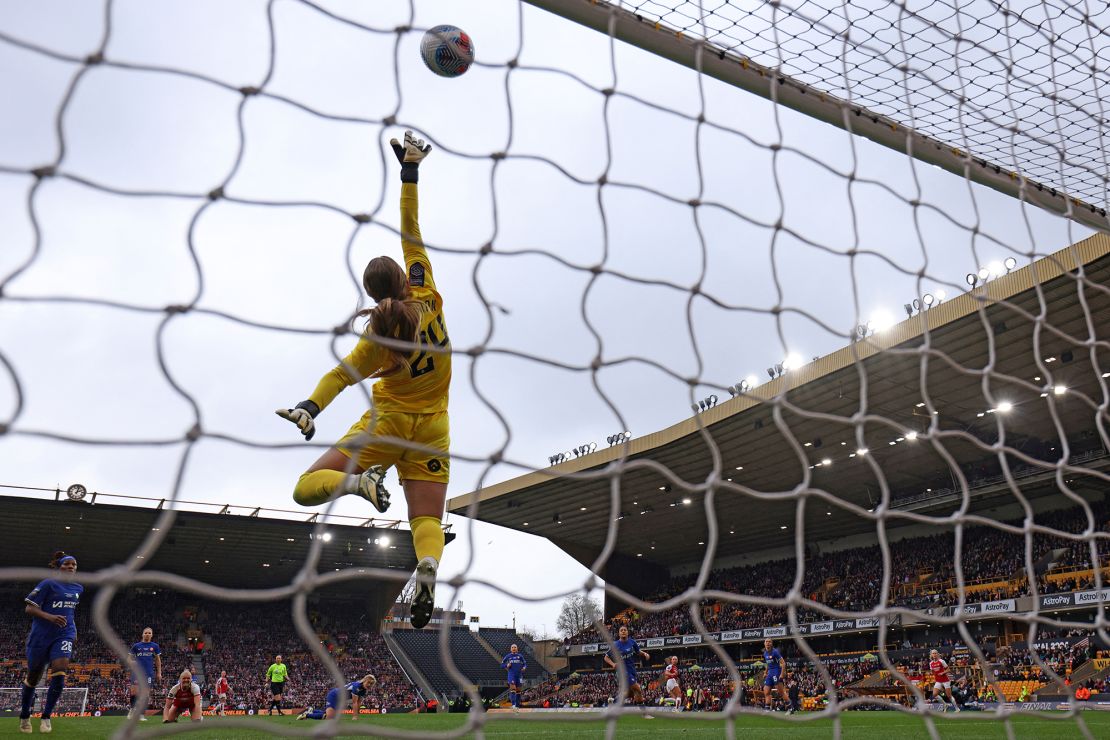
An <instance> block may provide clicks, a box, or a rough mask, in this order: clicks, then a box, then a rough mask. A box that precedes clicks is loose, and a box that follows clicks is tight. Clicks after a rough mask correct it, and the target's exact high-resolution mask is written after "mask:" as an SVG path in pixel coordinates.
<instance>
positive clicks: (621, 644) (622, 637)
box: [605, 627, 651, 704]
mask: <svg viewBox="0 0 1110 740" xmlns="http://www.w3.org/2000/svg"><path fill="white" fill-rule="evenodd" d="M617 637H618V639H617V652H618V653H619V654H620V659H621V660H623V661H624V669H625V671H627V672H628V696H629V698H631V699H632V701H634V702H637V703H640V704H642V703H643V702H644V691H643V689H641V688H640V684H639V683H637V682H636V658H643V659H644V660H651V656H650V655H648V654H647V651H646V650H641V649H640V645H639V643H637V642H636V641H635V640H633V639H632V638H631V637H629V636H628V628H627V627H621V628H620V629H619V630H617ZM612 656H613V651H612V650H609V652H607V653H605V665H607V666H609V667H610V668H616V667H617V664H616V662H614V661H613V657H612Z"/></svg>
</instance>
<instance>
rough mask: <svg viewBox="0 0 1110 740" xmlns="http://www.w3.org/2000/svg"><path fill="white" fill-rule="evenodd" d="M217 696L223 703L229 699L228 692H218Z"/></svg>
mask: <svg viewBox="0 0 1110 740" xmlns="http://www.w3.org/2000/svg"><path fill="white" fill-rule="evenodd" d="M216 698H217V699H219V700H220V702H221V703H222V702H225V701H227V694H216Z"/></svg>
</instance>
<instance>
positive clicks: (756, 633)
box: [742, 627, 763, 640]
mask: <svg viewBox="0 0 1110 740" xmlns="http://www.w3.org/2000/svg"><path fill="white" fill-rule="evenodd" d="M743 635H744V636H743V638H742V639H744V640H754V639H757V638H759V637H763V628H762V627H760V628H759V629H751V630H744V632H743Z"/></svg>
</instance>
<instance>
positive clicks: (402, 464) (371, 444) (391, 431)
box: [336, 409, 451, 483]
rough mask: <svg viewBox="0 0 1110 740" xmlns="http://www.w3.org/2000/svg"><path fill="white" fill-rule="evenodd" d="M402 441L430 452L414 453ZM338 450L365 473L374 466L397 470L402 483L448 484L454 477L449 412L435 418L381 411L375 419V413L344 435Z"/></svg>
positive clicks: (441, 413)
mask: <svg viewBox="0 0 1110 740" xmlns="http://www.w3.org/2000/svg"><path fill="white" fill-rule="evenodd" d="M371 425H373V429H371V428H370V427H371ZM398 440H403V441H405V442H410V443H412V444H416V445H420V446H422V447H425V448H430V449H422V450H416V449H411V448H408V447H404V446H401V445H399V444H398V443H397V441H398ZM336 447H337V448H338V449H339V451H340V452H342V453H343V454H344V455H346V456H347V457H354V460H355V462H356V463H358V465H359V467H360V468H362V469H363V470H365V469H367V468H369V467H370V466H371V465H381V466H382V467H383V468H389V467H393V466H396V467H397V474H398V476H400V478H401V481H402V482H404V481H406V480H428V481H435V482H437V483H447V481H448V479H450V477H451V458H450V457H449V455H448V450H449V449H450V448H451V425H450V423H449V420H448V418H447V412H446V411H440V412H437V413H434V414H412V413H408V412H404V411H378V412H377V415H376V416H375V414H374V411H373V409H371V410H370V411H367V412H366V413H365V414H363V415H362V418H361V419H359V420H358V421H357V422H355V424H354V425H353V426H352V427H351V428H350V429H349V430H348V431H347V433H346V434H344V435H343V438H342V439H340V440H339V442H338V443H337V444H336Z"/></svg>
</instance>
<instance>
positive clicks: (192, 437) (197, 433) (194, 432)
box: [185, 424, 204, 442]
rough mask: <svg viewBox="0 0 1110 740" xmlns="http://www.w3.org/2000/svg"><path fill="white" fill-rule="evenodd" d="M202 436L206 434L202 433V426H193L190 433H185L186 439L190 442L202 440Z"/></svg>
mask: <svg viewBox="0 0 1110 740" xmlns="http://www.w3.org/2000/svg"><path fill="white" fill-rule="evenodd" d="M202 434H204V432H202V431H201V429H200V424H193V426H192V427H191V428H190V429H189V431H187V432H185V439H187V440H188V441H190V442H196V441H197V440H198V439H200V437H201V435H202Z"/></svg>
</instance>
